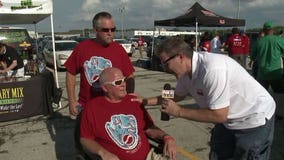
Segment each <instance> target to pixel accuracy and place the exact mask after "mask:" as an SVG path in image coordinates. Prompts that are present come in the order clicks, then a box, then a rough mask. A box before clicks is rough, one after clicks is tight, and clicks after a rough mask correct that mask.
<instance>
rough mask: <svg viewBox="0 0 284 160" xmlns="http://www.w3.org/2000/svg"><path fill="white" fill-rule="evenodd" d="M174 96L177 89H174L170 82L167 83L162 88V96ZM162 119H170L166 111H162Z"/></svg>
mask: <svg viewBox="0 0 284 160" xmlns="http://www.w3.org/2000/svg"><path fill="white" fill-rule="evenodd" d="M174 96H175V91H174V90H172V87H171V85H170V84H169V83H166V84H165V85H164V89H163V90H162V98H163V99H173V98H174ZM161 120H162V121H169V120H170V116H169V115H168V114H167V113H165V112H161Z"/></svg>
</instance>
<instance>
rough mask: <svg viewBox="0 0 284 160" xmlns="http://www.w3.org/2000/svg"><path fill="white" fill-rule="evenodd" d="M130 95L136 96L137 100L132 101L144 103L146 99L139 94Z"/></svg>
mask: <svg viewBox="0 0 284 160" xmlns="http://www.w3.org/2000/svg"><path fill="white" fill-rule="evenodd" d="M129 95H133V96H135V98H132V99H131V101H133V102H139V103H143V99H144V98H143V97H141V96H140V95H139V94H137V93H130V94H129Z"/></svg>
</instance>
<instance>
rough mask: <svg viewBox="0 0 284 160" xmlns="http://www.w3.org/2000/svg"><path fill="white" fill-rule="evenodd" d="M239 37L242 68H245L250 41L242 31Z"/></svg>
mask: <svg viewBox="0 0 284 160" xmlns="http://www.w3.org/2000/svg"><path fill="white" fill-rule="evenodd" d="M241 36H242V38H243V43H242V44H243V50H244V51H243V53H244V58H243V62H242V64H243V66H245V68H246V66H247V59H248V56H249V53H250V39H249V37H248V36H247V34H246V32H244V31H241Z"/></svg>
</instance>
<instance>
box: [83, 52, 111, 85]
mask: <svg viewBox="0 0 284 160" xmlns="http://www.w3.org/2000/svg"><path fill="white" fill-rule="evenodd" d="M109 67H112V63H111V61H110V60H108V59H105V58H104V57H97V56H93V57H91V58H90V60H89V61H85V63H84V70H85V76H86V78H87V81H88V82H89V84H90V85H92V84H93V83H94V82H96V81H97V80H98V79H99V75H100V73H101V72H102V71H103V70H104V69H106V68H109Z"/></svg>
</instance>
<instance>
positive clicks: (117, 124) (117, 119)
mask: <svg viewBox="0 0 284 160" xmlns="http://www.w3.org/2000/svg"><path fill="white" fill-rule="evenodd" d="M137 128H138V127H137V121H136V118H135V117H134V116H133V115H125V114H119V115H113V116H111V121H110V122H107V123H106V124H105V129H106V131H107V133H108V135H109V136H110V138H111V139H112V140H113V141H114V142H115V143H116V144H117V145H118V146H119V147H120V148H122V149H125V150H132V149H134V148H135V147H136V146H137V144H138V140H139V136H138V129H137Z"/></svg>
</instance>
